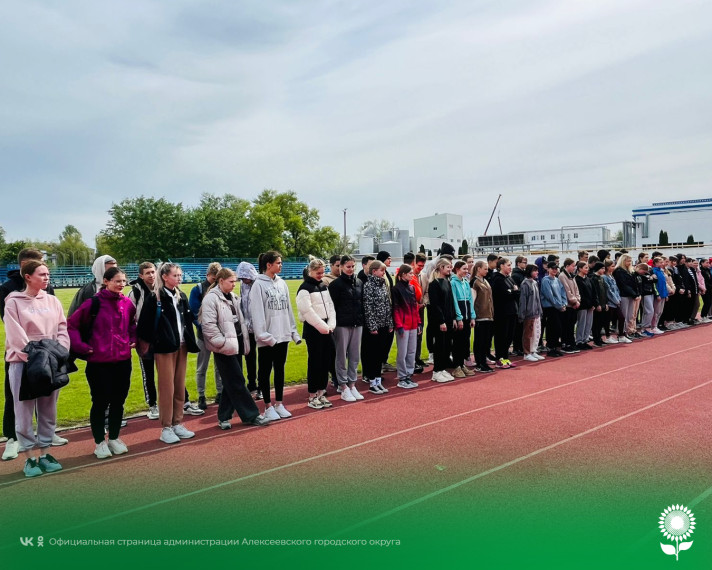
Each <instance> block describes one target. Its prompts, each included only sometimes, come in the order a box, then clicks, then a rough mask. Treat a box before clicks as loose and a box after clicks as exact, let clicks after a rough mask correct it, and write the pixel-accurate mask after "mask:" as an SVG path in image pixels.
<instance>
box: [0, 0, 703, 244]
mask: <svg viewBox="0 0 712 570" xmlns="http://www.w3.org/2000/svg"><path fill="white" fill-rule="evenodd" d="M1 6H2V14H1V17H0V68H1V69H2V89H0V188H2V207H1V209H0V226H2V227H3V228H4V229H5V230H6V232H7V236H6V239H8V241H10V240H15V239H21V238H25V237H29V238H35V239H56V238H57V236H58V234H59V233H60V231H61V230H62V229H63V228H64V226H65V225H67V224H73V225H75V226H77V227H78V228H79V230H80V231H81V232H82V234H83V235H84V237H85V239H86V241H87V242H88V243H89V244H90V245H92V246H93V245H94V243H93V241H94V240H93V237H94V236H95V235H96V233H97V232H98V231H99V230H100V229H102V228H103V227H104V225H105V223H106V221H107V218H108V216H107V210H108V209H109V207H110V206H111V204H112V202H118V201H120V200H121V199H123V198H126V197H136V196H139V195H146V196H155V197H166V198H167V199H169V200H171V201H174V202H178V201H181V202H183V204H185V205H187V206H193V205H195V204H197V202H198V200H199V197H200V194H201V193H202V192H212V193H215V194H224V193H232V194H235V195H237V196H240V197H244V198H247V199H252V198H254V197H255V196H256V195H257V194H258V193H259V192H260V191H261V190H262V189H264V188H274V189H276V190H279V191H286V190H294V191H295V192H297V194H298V196H299V197H300V199H302V200H304V201H305V202H307V203H308V204H309V205H310V206H314V207H317V208H318V209H319V210H320V212H321V222H322V224H324V225H333V226H334V227H335V228H336V229H337V230H338V231H339V232H340V231H341V230H342V224H343V214H342V210H343V209H344V208H348V216H347V220H348V231H349V233H351V234H353V233H355V231H356V229H357V227H358V226H359V225H360V224H361V223H362V222H363V221H364V220H366V219H369V218H387V219H392V220H393V221H395V222H396V224H397V225H399V226H400V227H401V228H408V229H410V230H411V231H412V220H413V218H414V217H422V216H426V215H429V214H432V213H435V212H439V213H443V212H451V213H460V214H462V215H463V216H464V224H465V233H466V234H474V235H479V234H481V233H482V231H483V230H484V227H485V225H486V223H487V219H488V217H489V214H490V212H491V209H492V207H493V205H494V203H495V201H496V199H497V195H498V194H500V193H501V194H502V195H503V197H502V201H501V205H500V215H501V222H502V229H503V230H504V231H505V232H508V231H515V230H523V229H543V228H549V227H557V226H561V225H571V224H578V223H597V222H610V221H617V220H622V219H631V209H632V208H634V207H638V206H644V205H647V204H650V203H651V202H653V201H666V200H677V199H688V198H708V197H712V188H711V187H710V186H711V182H710V181H711V180H712V2H709V1H685V0H667V1H655V0H644V1H639V2H638V1H626V0H614V1H608V0H590V1H586V2H584V1H575V0H563V1H553V2H550V1H538V0H521V1H517V0H513V1H490V0H487V1H485V0H463V1H449V2H436V1H429V2H422V1H414V0H403V1H401V0H385V1H384V0H378V1H366V0H360V1H351V2H337V1H320V2H312V1H299V0H285V1H282V2H279V1H271V0H259V1H254V2H252V1H250V2H246V1H241V0H231V1H227V0H225V1H219V0H203V1H200V2H197V1H194V2H187V1H177V0H171V1H161V2H152V1H149V0H140V1H139V0H136V1H126V0H121V1H116V2H112V1H108V0H102V1H101V2H95V1H89V0H87V1H84V2H79V1H71V0H63V1H62V2H35V1H31V0H21V1H7V0H5V1H3V2H2V4H1ZM490 233H492V232H491V231H490Z"/></svg>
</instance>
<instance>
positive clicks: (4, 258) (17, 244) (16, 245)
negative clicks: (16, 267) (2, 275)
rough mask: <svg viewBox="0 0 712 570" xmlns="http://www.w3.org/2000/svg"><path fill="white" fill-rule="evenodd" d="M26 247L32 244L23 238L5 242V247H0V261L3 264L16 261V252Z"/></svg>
mask: <svg viewBox="0 0 712 570" xmlns="http://www.w3.org/2000/svg"><path fill="white" fill-rule="evenodd" d="M27 247H34V246H33V244H32V243H31V242H29V241H25V240H19V241H13V242H10V243H6V244H5V247H3V249H2V252H0V263H2V264H3V265H8V264H12V263H17V254H18V253H20V251H22V250H23V249H25V248H27Z"/></svg>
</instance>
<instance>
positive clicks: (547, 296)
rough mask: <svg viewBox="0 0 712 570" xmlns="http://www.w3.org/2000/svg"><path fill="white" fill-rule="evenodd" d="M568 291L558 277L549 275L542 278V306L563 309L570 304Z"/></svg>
mask: <svg viewBox="0 0 712 570" xmlns="http://www.w3.org/2000/svg"><path fill="white" fill-rule="evenodd" d="M568 304H569V303H568V301H567V300H566V291H564V286H563V285H562V284H561V281H559V280H558V279H557V278H556V277H551V276H549V275H547V276H546V277H544V279H542V280H541V306H542V307H543V308H545V309H557V310H561V307H566V306H567V305H568Z"/></svg>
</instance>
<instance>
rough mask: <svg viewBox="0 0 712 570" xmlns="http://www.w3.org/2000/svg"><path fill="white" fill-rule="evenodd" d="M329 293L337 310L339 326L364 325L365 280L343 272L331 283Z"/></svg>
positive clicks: (337, 324)
mask: <svg viewBox="0 0 712 570" xmlns="http://www.w3.org/2000/svg"><path fill="white" fill-rule="evenodd" d="M329 295H331V300H332V301H333V302H334V309H335V310H336V326H337V327H362V326H363V282H362V281H361V280H360V279H358V278H357V277H355V276H353V275H351V276H349V275H346V274H345V273H342V274H341V275H339V276H338V277H337V278H336V279H334V281H332V283H331V285H329Z"/></svg>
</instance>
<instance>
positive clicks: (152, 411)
mask: <svg viewBox="0 0 712 570" xmlns="http://www.w3.org/2000/svg"><path fill="white" fill-rule="evenodd" d="M146 417H147V418H148V419H149V420H157V419H158V406H151V407H150V408H148V411H147V412H146Z"/></svg>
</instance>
